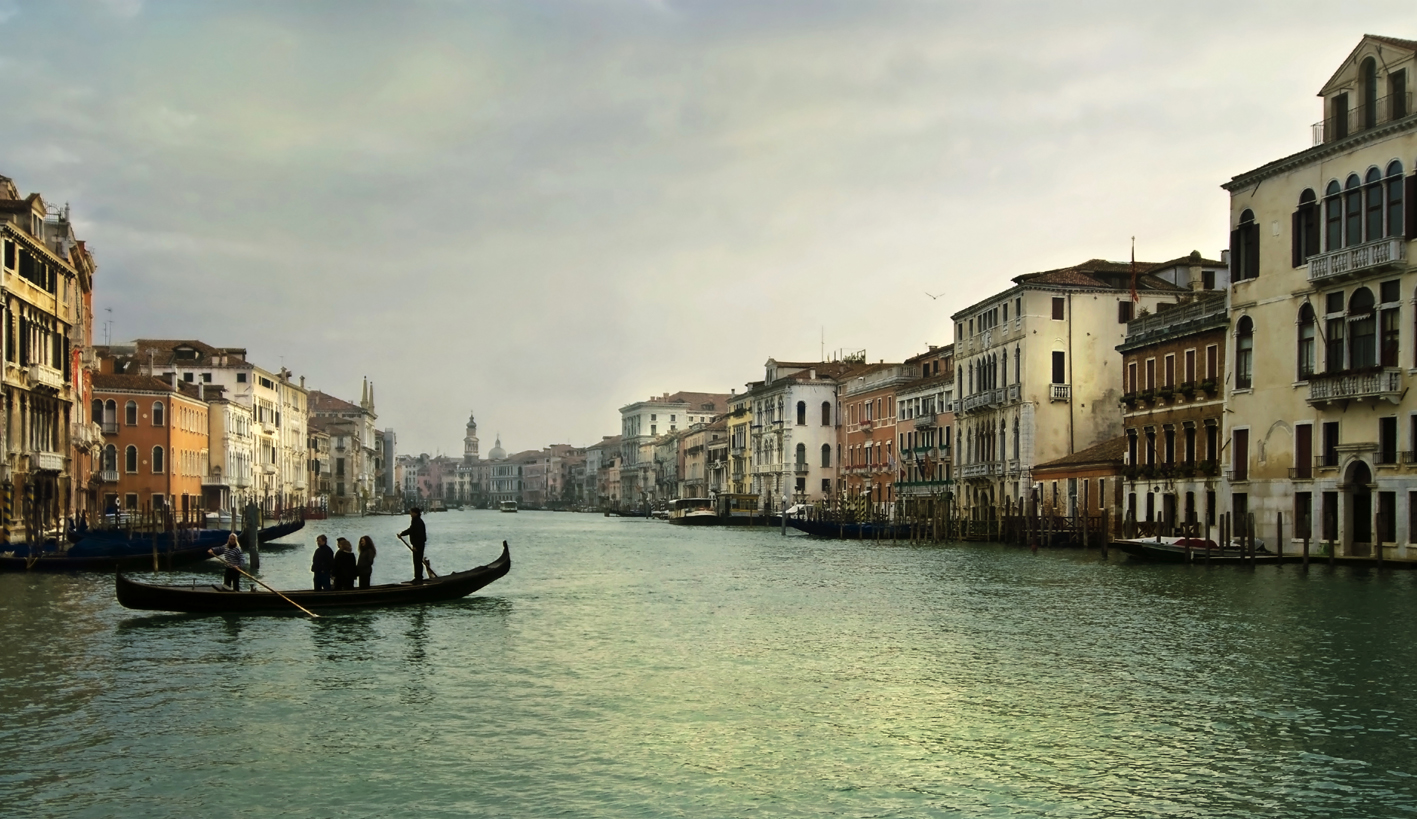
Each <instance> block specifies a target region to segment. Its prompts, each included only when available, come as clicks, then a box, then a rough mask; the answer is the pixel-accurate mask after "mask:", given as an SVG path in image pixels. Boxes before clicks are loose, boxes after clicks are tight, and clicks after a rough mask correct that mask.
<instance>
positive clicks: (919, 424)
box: [915, 413, 937, 429]
mask: <svg viewBox="0 0 1417 819" xmlns="http://www.w3.org/2000/svg"><path fill="white" fill-rule="evenodd" d="M936 425H937V424H936V421H935V414H934V413H929V414H928V415H921V416H918V417H916V419H915V428H916V429H934V428H935V427H936Z"/></svg>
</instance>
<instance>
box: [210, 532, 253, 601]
mask: <svg viewBox="0 0 1417 819" xmlns="http://www.w3.org/2000/svg"><path fill="white" fill-rule="evenodd" d="M207 554H209V555H211V556H212V557H219V558H221V560H222V562H223V563H225V564H226V575H225V576H223V577H222V579H221V585H222V586H224V587H226V588H229V589H231V590H232V591H241V572H239V571H237V569H238V568H239V567H242V566H245V565H246V553H245V552H243V551H241V542H240V541H238V540H237V539H236V533H235V532H232V533H231V534H229V535H227V536H226V545H225V546H213V547H212V548H210V549H208V550H207Z"/></svg>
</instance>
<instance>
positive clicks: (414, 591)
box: [116, 541, 512, 614]
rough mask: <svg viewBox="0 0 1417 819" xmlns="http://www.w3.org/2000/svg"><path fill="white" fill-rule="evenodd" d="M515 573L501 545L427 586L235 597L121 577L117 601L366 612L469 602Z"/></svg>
mask: <svg viewBox="0 0 1417 819" xmlns="http://www.w3.org/2000/svg"><path fill="white" fill-rule="evenodd" d="M511 568H512V556H511V551H510V549H508V547H507V542H506V541H502V555H501V557H498V558H497V559H496V560H494V561H492V562H491V563H488V564H487V565H486V566H479V567H477V568H476V569H469V570H467V571H465V572H453V573H452V574H445V575H443V576H441V577H436V578H432V579H429V580H425V581H424V582H422V583H411V582H405V583H389V584H386V585H383V586H374V587H372V588H368V589H354V590H351V591H311V590H309V589H301V590H299V591H285V590H282V591H281V594H283V595H285V597H286V598H289V599H282V598H281V596H280V595H278V594H273V593H272V592H269V591H265V590H260V591H243V592H234V591H227V590H225V589H222V588H221V587H219V586H210V585H208V586H196V585H193V586H159V585H154V584H151V583H140V582H138V581H136V580H130V579H128V578H127V577H125V576H124V575H123V574H122V573H119V574H118V575H117V576H116V577H117V580H116V584H117V592H118V602H119V603H121V604H122V605H124V606H126V607H128V608H130V609H145V610H148V611H176V612H186V613H191V614H227V613H232V614H281V613H287V614H299V613H300V610H299V609H297V608H296V607H295V606H292V605H291V604H290V601H291V600H293V601H295V602H296V603H299V604H300V605H302V606H304V607H305V608H307V609H367V608H382V607H385V606H404V605H409V604H412V603H436V602H440V601H443V600H457V599H459V598H462V597H466V596H468V595H469V594H472V593H473V592H475V591H477V590H478V589H480V588H482V587H483V586H486V585H487V584H489V583H491V582H493V581H494V580H497V579H498V578H501V577H502V576H504V575H505V574H506V573H507V572H508V571H510V570H511Z"/></svg>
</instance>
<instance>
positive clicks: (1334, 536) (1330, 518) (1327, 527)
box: [1320, 492, 1338, 543]
mask: <svg viewBox="0 0 1417 819" xmlns="http://www.w3.org/2000/svg"><path fill="white" fill-rule="evenodd" d="M1320 514H1321V516H1322V518H1323V531H1322V532H1321V533H1320V537H1322V538H1323V539H1324V540H1326V541H1328V542H1330V543H1333V542H1335V541H1337V540H1338V493H1337V492H1325V493H1323V508H1322V509H1321V510H1320Z"/></svg>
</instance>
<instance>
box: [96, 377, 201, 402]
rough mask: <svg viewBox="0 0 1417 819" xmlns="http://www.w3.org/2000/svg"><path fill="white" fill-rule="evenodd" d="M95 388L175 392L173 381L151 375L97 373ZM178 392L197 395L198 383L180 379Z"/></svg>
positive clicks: (108, 390)
mask: <svg viewBox="0 0 1417 819" xmlns="http://www.w3.org/2000/svg"><path fill="white" fill-rule="evenodd" d="M93 388H94V389H95V390H102V391H104V392H167V393H170V392H174V390H173V389H172V382H171V381H169V380H167V379H165V378H154V377H152V376H149V375H115V374H112V373H108V374H105V373H95V374H94V376H93ZM176 392H179V393H181V394H182V395H184V396H186V397H188V398H196V397H197V385H196V384H190V383H188V382H186V381H179V382H178V388H177V390H176Z"/></svg>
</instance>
